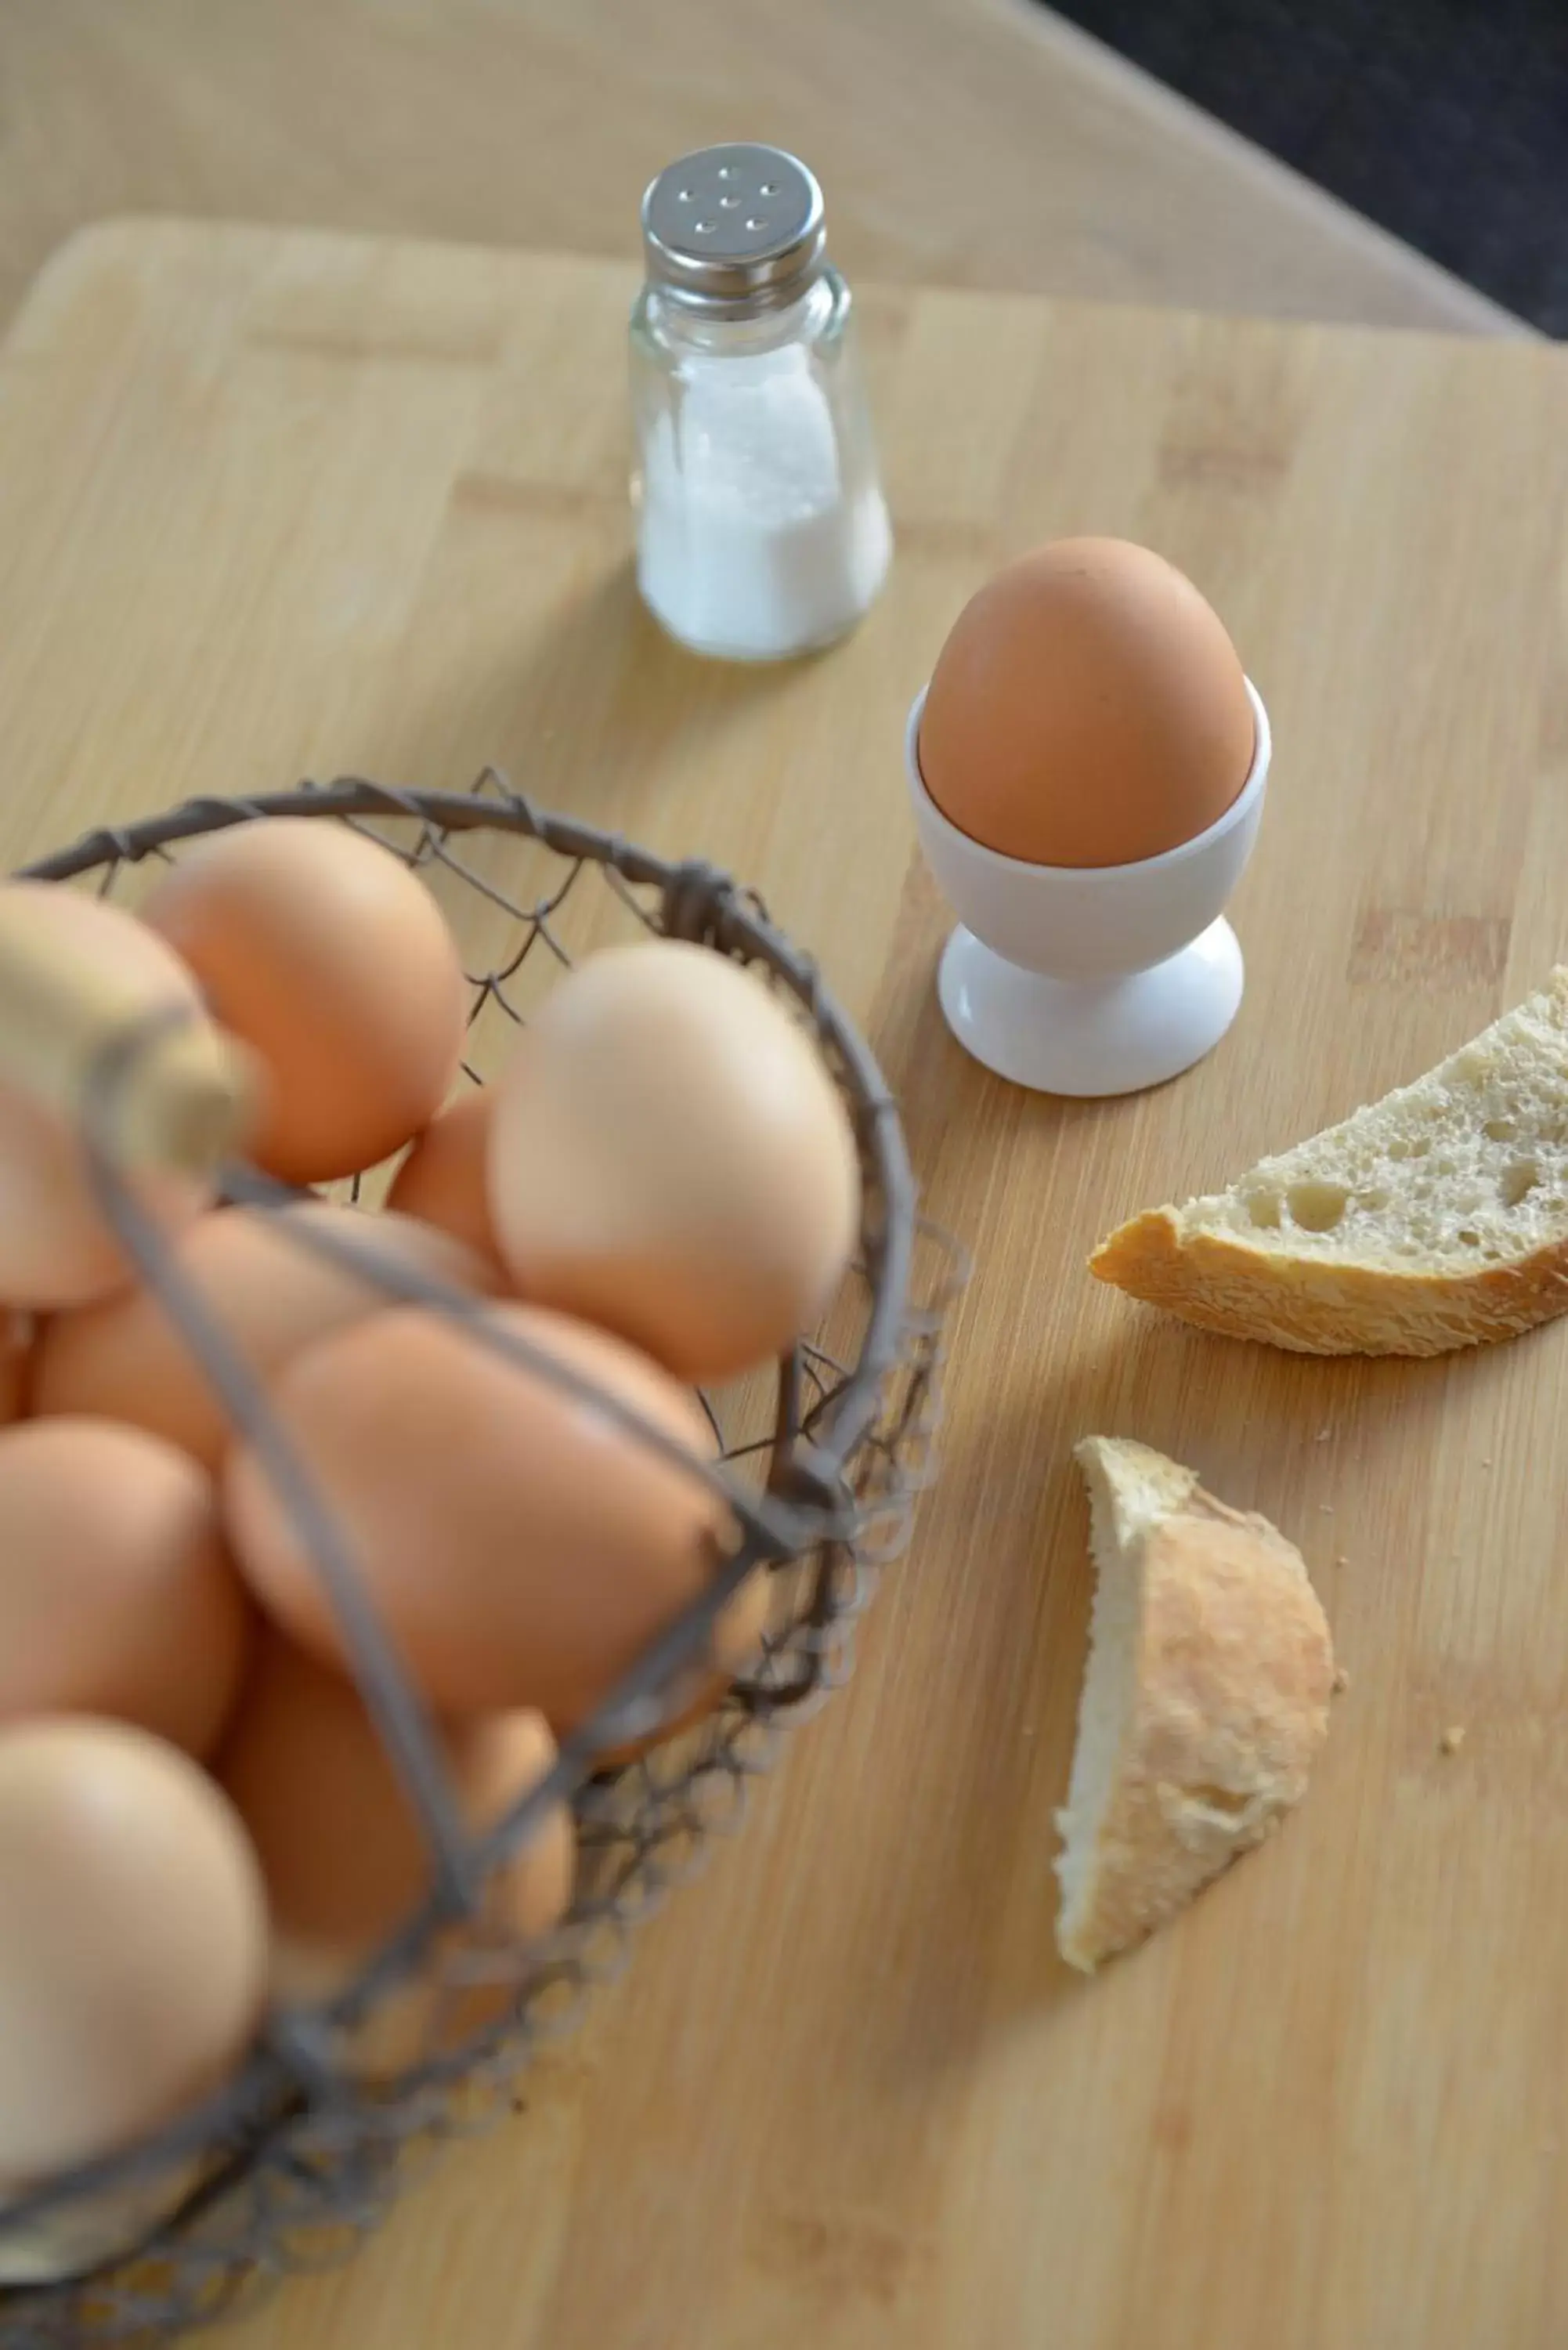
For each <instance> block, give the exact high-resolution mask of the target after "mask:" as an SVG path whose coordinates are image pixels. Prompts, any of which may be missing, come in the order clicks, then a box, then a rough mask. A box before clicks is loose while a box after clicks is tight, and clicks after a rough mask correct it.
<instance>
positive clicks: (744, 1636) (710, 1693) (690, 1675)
mask: <svg viewBox="0 0 1568 2350" xmlns="http://www.w3.org/2000/svg"><path fill="white" fill-rule="evenodd" d="M772 1597H773V1578H772V1576H771V1575H769V1574H768V1572H767V1570H766V1568H764V1567H758V1568H757V1569H756V1570H755V1572H754V1573H753V1574H751V1575H747V1577H746V1579H745V1581H744V1583H742V1586H741V1587H740V1589H739V1590H738V1591H737V1592H736V1593H735V1595H734V1597H733V1598H732V1600H731V1601H730V1602H729V1604H728V1606H727V1607H724V1608H723V1609H722V1611H721V1613H720V1614H719V1616H718V1617H716V1618H715V1620H714V1624H713V1633H712V1640H711V1646H710V1648H709V1653H708V1655H707V1656H706V1657H705V1658H703V1659H701V1660H700V1661H699V1662H698V1663H696V1664H694V1665H692V1666H691V1667H690V1668H689V1669H688V1671H687V1673H686V1675H685V1677H684V1679H683V1681H682V1684H681V1686H680V1688H679V1689H678V1690H673V1691H672V1692H671V1694H670V1700H669V1701H668V1705H667V1708H666V1713H665V1719H664V1721H662V1722H660V1724H659V1728H658V1729H657V1730H650V1731H647V1732H646V1734H645V1735H644V1736H643V1737H641V1738H628V1740H627V1741H626V1742H625V1743H624V1744H623V1745H620V1746H611V1747H604V1748H601V1749H600V1751H599V1752H598V1753H597V1754H596V1755H595V1757H594V1763H593V1767H594V1769H595V1770H596V1771H618V1770H619V1769H621V1768H622V1766H623V1765H624V1764H626V1763H636V1762H638V1761H639V1759H640V1758H641V1757H642V1756H643V1755H644V1754H650V1753H651V1752H653V1750H654V1748H655V1747H657V1746H664V1745H667V1744H668V1743H669V1742H670V1740H671V1739H672V1738H680V1737H681V1736H683V1735H684V1733H685V1732H686V1731H688V1730H695V1729H696V1728H697V1726H698V1724H699V1723H700V1722H702V1721H706V1720H707V1718H708V1716H709V1715H710V1714H711V1712H713V1711H714V1710H715V1708H716V1707H717V1706H718V1705H719V1704H720V1703H721V1702H722V1700H723V1698H724V1696H725V1694H726V1692H727V1691H728V1690H729V1688H730V1685H731V1683H732V1681H734V1680H735V1679H738V1677H739V1676H740V1675H741V1674H742V1672H744V1671H745V1670H746V1669H748V1668H749V1667H750V1666H751V1665H753V1664H754V1663H755V1661H756V1659H757V1656H758V1653H759V1651H760V1650H761V1648H762V1645H763V1633H764V1632H765V1631H766V1630H767V1628H768V1613H769V1606H770V1603H771V1600H772Z"/></svg>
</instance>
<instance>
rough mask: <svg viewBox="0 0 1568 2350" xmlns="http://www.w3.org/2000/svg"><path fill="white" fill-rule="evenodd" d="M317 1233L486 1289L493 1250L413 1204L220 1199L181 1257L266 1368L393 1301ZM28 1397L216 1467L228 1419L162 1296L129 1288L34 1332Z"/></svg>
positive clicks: (266, 1371)
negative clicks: (382, 1208) (324, 1246)
mask: <svg viewBox="0 0 1568 2350" xmlns="http://www.w3.org/2000/svg"><path fill="white" fill-rule="evenodd" d="M308 1232H319V1233H321V1234H323V1235H325V1236H327V1237H329V1238H330V1237H331V1236H333V1235H334V1234H336V1235H337V1236H338V1237H340V1238H341V1239H342V1240H343V1241H345V1242H346V1243H353V1244H355V1245H357V1246H358V1247H362V1248H365V1249H373V1250H375V1251H376V1252H377V1253H379V1254H381V1255H384V1256H386V1257H388V1258H389V1259H390V1260H391V1261H392V1262H393V1263H397V1264H400V1265H403V1266H405V1267H407V1268H409V1269H410V1270H411V1271H414V1272H418V1273H428V1274H436V1275H439V1276H440V1277H441V1279H443V1280H447V1281H452V1282H457V1283H459V1284H461V1285H462V1287H463V1288H465V1289H471V1290H476V1291H481V1292H484V1291H489V1290H492V1289H493V1288H494V1287H495V1286H496V1284H497V1280H498V1275H497V1274H496V1272H495V1270H494V1268H493V1263H492V1262H491V1261H490V1260H488V1259H483V1260H482V1259H481V1258H479V1257H476V1256H474V1255H472V1254H471V1253H469V1251H468V1250H466V1249H464V1248H462V1247H461V1246H460V1245H459V1244H458V1243H456V1242H455V1241H452V1240H451V1239H449V1238H448V1236H447V1234H446V1233H444V1232H435V1231H433V1230H431V1227H430V1226H428V1225H426V1224H422V1223H418V1222H415V1221H414V1219H413V1218H412V1217H410V1216H395V1215H371V1214H370V1213H369V1211H365V1210H362V1209H358V1208H342V1207H336V1206H333V1205H330V1204H329V1203H328V1202H327V1201H315V1202H312V1203H310V1204H308V1205H305V1206H300V1207H297V1208H287V1209H285V1210H282V1211H275V1210H271V1209H263V1208H221V1209H218V1210H216V1211H214V1212H213V1214H211V1215H208V1216H204V1217H203V1218H202V1220H201V1222H199V1223H196V1224H194V1225H192V1228H191V1230H190V1231H189V1232H186V1233H185V1234H184V1236H183V1237H182V1241H181V1243H180V1245H179V1248H178V1250H177V1252H176V1263H177V1265H178V1267H179V1270H180V1271H181V1272H182V1273H183V1274H186V1275H187V1276H188V1278H189V1279H190V1280H191V1281H192V1282H193V1283H194V1284H195V1285H196V1287H197V1288H198V1289H199V1290H200V1291H201V1293H202V1297H203V1298H204V1299H205V1300H206V1302H207V1304H208V1305H210V1306H211V1307H212V1310H213V1314H214V1315H216V1317H217V1318H218V1320H219V1321H220V1322H221V1323H222V1324H223V1331H224V1334H225V1336H228V1337H229V1338H230V1339H232V1340H233V1342H234V1345H235V1347H237V1348H238V1349H239V1351H240V1353H241V1355H242V1356H243V1357H244V1360H245V1362H246V1363H247V1364H248V1365H249V1366H250V1367H251V1369H252V1370H253V1371H255V1372H257V1373H259V1374H260V1375H261V1376H262V1377H263V1378H267V1379H271V1378H275V1376H276V1374H277V1373H278V1372H279V1371H280V1370H282V1368H283V1367H284V1366H285V1364H286V1363H287V1362H289V1361H291V1360H292V1359H293V1357H295V1356H296V1354H298V1352H299V1351H300V1349H301V1348H302V1347H306V1346H309V1345H311V1344H313V1343H314V1342H315V1341H316V1340H317V1339H318V1338H325V1337H327V1336H329V1335H330V1334H331V1333H332V1332H333V1331H334V1330H341V1329H345V1328H347V1327H348V1325H349V1324H350V1323H353V1322H357V1321H359V1320H360V1319H362V1317H363V1316H364V1315H367V1314H369V1313H372V1312H374V1311H375V1310H376V1309H378V1308H379V1307H381V1306H384V1305H387V1304H388V1303H389V1302H390V1296H389V1292H388V1291H387V1290H386V1289H385V1288H383V1287H382V1286H381V1284H379V1282H377V1281H376V1280H375V1279H373V1278H371V1277H369V1276H368V1275H364V1274H358V1273H350V1272H349V1271H348V1269H347V1268H346V1267H344V1266H342V1265H340V1264H337V1263H332V1262H331V1261H330V1260H329V1259H328V1258H327V1257H325V1256H322V1255H320V1254H318V1253H317V1252H316V1251H315V1250H314V1249H312V1248H311V1247H310V1246H309V1245H308V1243H307V1242H306V1240H305V1239H304V1238H302V1237H301V1235H302V1234H305V1233H308ZM33 1409H34V1410H35V1411H36V1412H38V1413H40V1414H48V1413H53V1412H97V1413H102V1414H104V1415H106V1416H107V1417H108V1418H110V1419H123V1420H128V1421H130V1423H131V1425H132V1426H134V1427H137V1428H145V1429H149V1430H151V1431H152V1433H153V1434H155V1435H158V1436H164V1437H167V1438H168V1439H169V1440H170V1442H171V1443H172V1444H178V1445H180V1446H182V1448H183V1450H184V1451H187V1452H189V1453H190V1454H191V1455H192V1458H193V1459H195V1460H197V1461H202V1462H203V1463H204V1464H205V1466H206V1467H208V1468H209V1469H216V1468H217V1466H218V1463H219V1461H221V1460H222V1458H223V1453H224V1452H225V1451H227V1449H228V1444H229V1439H230V1427H229V1419H228V1415H227V1413H226V1412H225V1411H224V1409H223V1405H222V1403H221V1402H220V1401H219V1399H218V1396H217V1394H216V1392H215V1390H214V1389H213V1385H212V1382H211V1380H210V1379H209V1378H208V1377H207V1375H206V1373H205V1371H204V1370H203V1369H202V1367H201V1365H200V1364H199V1363H198V1362H197V1361H196V1359H195V1357H193V1356H192V1354H191V1353H190V1352H189V1350H188V1349H187V1347H186V1346H185V1342H184V1340H183V1339H182V1337H181V1336H180V1335H179V1332H178V1331H177V1330H176V1329H175V1327H174V1326H173V1324H172V1323H171V1321H170V1319H169V1315H168V1313H167V1311H166V1309H165V1307H164V1306H163V1305H162V1303H161V1300H160V1299H159V1298H158V1297H157V1296H156V1295H154V1294H153V1293H152V1292H151V1290H145V1289H136V1290H129V1291H126V1292H124V1293H123V1294H122V1295H119V1296H117V1297H112V1298H109V1299H106V1300H105V1301H104V1303H103V1304H101V1305H89V1306H86V1307H84V1308H83V1309H82V1310H81V1311H80V1312H79V1313H76V1314H61V1315H57V1316H56V1318H55V1319H54V1320H53V1321H52V1322H50V1323H49V1324H48V1325H47V1327H46V1329H45V1330H44V1333H43V1335H42V1337H41V1338H40V1340H39V1342H38V1349H37V1357H36V1368H35V1371H34V1376H33Z"/></svg>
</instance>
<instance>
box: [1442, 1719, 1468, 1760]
mask: <svg viewBox="0 0 1568 2350" xmlns="http://www.w3.org/2000/svg"><path fill="white" fill-rule="evenodd" d="M1464 1742H1465V1726H1464V1723H1463V1722H1462V1721H1451V1722H1450V1723H1449V1727H1448V1728H1447V1730H1445V1731H1444V1732H1443V1734H1442V1736H1441V1738H1439V1739H1438V1753H1439V1754H1457V1753H1458V1752H1459V1749H1460V1747H1461V1746H1462V1745H1463V1744H1464Z"/></svg>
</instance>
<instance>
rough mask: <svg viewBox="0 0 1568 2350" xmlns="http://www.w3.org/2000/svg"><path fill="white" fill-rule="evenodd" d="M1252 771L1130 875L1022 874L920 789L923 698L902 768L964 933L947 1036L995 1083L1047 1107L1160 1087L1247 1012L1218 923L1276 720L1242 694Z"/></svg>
mask: <svg viewBox="0 0 1568 2350" xmlns="http://www.w3.org/2000/svg"><path fill="white" fill-rule="evenodd" d="M1247 691H1248V694H1249V696H1250V697H1251V704H1252V714H1253V717H1254V719H1255V721H1256V729H1257V731H1256V737H1255V743H1256V747H1255V749H1254V752H1253V756H1252V765H1251V773H1250V774H1249V775H1248V777H1247V780H1246V782H1245V783H1244V784H1243V785H1242V786H1241V792H1240V794H1239V795H1237V797H1236V798H1235V799H1234V800H1232V801H1231V806H1229V807H1228V808H1227V809H1226V811H1225V813H1224V815H1223V816H1220V817H1219V818H1218V819H1217V821H1216V822H1215V823H1213V824H1211V825H1210V827H1209V829H1208V831H1207V832H1200V833H1199V835H1198V837H1197V838H1196V839H1195V840H1187V841H1183V842H1182V843H1181V845H1180V847H1177V848H1169V849H1167V850H1166V852H1165V854H1164V855H1163V856H1161V857H1147V858H1141V859H1140V860H1139V861H1138V862H1137V864H1134V865H1096V866H1069V865H1028V864H1025V863H1024V862H1023V859H1022V858H1016V857H1002V856H1001V855H999V854H998V852H997V851H996V850H995V849H994V848H983V847H981V844H980V842H979V841H978V840H971V838H970V837H969V835H968V834H967V833H966V832H961V831H960V830H959V829H958V827H957V826H956V825H952V824H950V823H949V822H948V819H947V817H946V816H944V815H943V814H942V812H941V810H940V808H939V807H938V806H937V804H936V802H935V801H934V800H933V799H932V798H931V796H930V794H929V792H928V791H927V789H926V786H925V784H924V782H923V780H922V779H921V775H920V763H919V736H920V713H921V712H922V711H923V710H924V708H925V703H926V696H925V691H924V689H923V688H922V690H921V691H920V692H919V694H918V695H917V696H916V699H915V705H914V708H913V709H912V710H911V711H910V712H909V728H908V730H907V733H906V734H905V738H904V742H905V759H906V764H907V765H908V769H909V795H910V797H911V799H912V800H913V802H914V806H915V821H916V824H917V826H918V827H919V836H920V846H921V847H922V849H923V850H924V852H925V857H926V862H927V863H928V865H929V867H930V868H931V871H932V873H933V874H934V875H935V877H936V879H937V880H938V882H939V883H940V887H941V889H942V892H943V894H944V896H945V897H946V898H947V899H948V902H949V903H950V906H951V907H952V909H953V910H954V912H955V913H956V914H957V915H958V916H959V918H960V919H959V927H958V929H957V930H955V931H954V932H953V934H952V936H951V937H950V939H949V941H948V942H947V945H946V947H945V948H944V949H943V951H942V960H941V969H940V973H939V975H938V981H937V991H938V994H939V995H940V1000H941V1007H942V1011H943V1013H944V1014H945V1015H946V1018H947V1024H948V1026H949V1027H950V1029H951V1030H952V1032H953V1035H955V1036H956V1037H957V1038H958V1040H959V1043H960V1044H961V1045H963V1047H964V1048H965V1050H966V1051H967V1052H970V1053H972V1054H973V1055H974V1057H975V1059H976V1060H977V1061H982V1062H983V1063H984V1064H985V1066H986V1067H987V1068H988V1069H994V1070H995V1071H996V1072H997V1074H998V1076H1003V1077H1011V1078H1012V1081H1013V1083H1014V1084H1015V1085H1020V1086H1032V1087H1034V1088H1035V1089H1036V1091H1038V1092H1040V1093H1049V1094H1076V1095H1103V1094H1130V1093H1137V1092H1140V1091H1141V1090H1142V1089H1143V1087H1146V1086H1158V1085H1162V1084H1164V1082H1165V1080H1166V1079H1167V1078H1168V1077H1174V1076H1179V1075H1180V1073H1181V1071H1182V1070H1183V1069H1189V1068H1190V1067H1191V1066H1192V1065H1193V1063H1194V1062H1195V1061H1200V1060H1201V1059H1202V1058H1203V1055H1205V1053H1208V1052H1210V1051H1211V1050H1212V1048H1213V1047H1214V1046H1215V1045H1217V1044H1218V1043H1219V1042H1220V1037H1221V1036H1223V1035H1224V1034H1225V1031H1226V1030H1227V1028H1229V1027H1230V1025H1231V1022H1232V1020H1234V1018H1235V1017H1236V1013H1237V1009H1238V1007H1239V1006H1240V1004H1241V989H1242V980H1243V973H1242V964H1241V947H1240V946H1239V945H1238V943H1237V941H1236V933H1235V931H1233V930H1232V929H1231V925H1230V923H1229V922H1228V921H1226V920H1225V918H1224V913H1223V908H1224V906H1225V904H1226V901H1227V900H1228V899H1229V898H1230V896H1231V891H1232V890H1233V889H1235V887H1236V884H1237V882H1238V881H1239V880H1240V879H1241V875H1242V872H1243V870H1244V868H1245V867H1246V863H1247V859H1248V858H1249V857H1250V856H1251V853H1252V843H1253V842H1254V840H1255V839H1256V838H1257V837H1258V824H1259V819H1260V818H1261V817H1262V813H1263V793H1264V790H1265V787H1266V785H1267V784H1268V779H1269V747H1270V746H1269V714H1268V712H1267V711H1266V710H1265V709H1264V708H1263V704H1262V699H1261V697H1260V696H1259V694H1258V692H1257V691H1256V689H1255V688H1254V686H1253V685H1252V683H1251V680H1250V679H1249V680H1248V681H1247Z"/></svg>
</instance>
